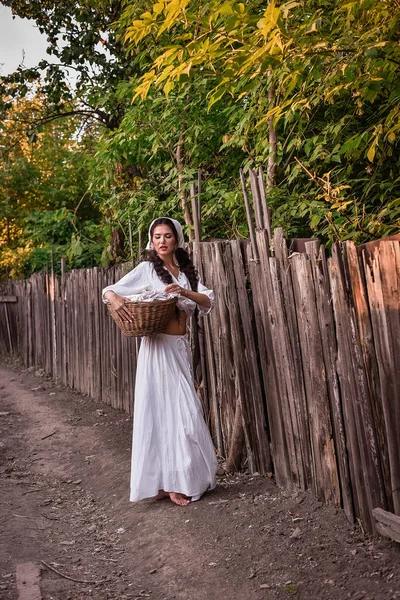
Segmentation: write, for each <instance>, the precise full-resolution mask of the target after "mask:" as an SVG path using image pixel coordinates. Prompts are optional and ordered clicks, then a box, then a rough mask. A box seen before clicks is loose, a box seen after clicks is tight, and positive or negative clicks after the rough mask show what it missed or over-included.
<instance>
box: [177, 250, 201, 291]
mask: <svg viewBox="0 0 400 600" xmlns="http://www.w3.org/2000/svg"><path fill="white" fill-rule="evenodd" d="M175 256H176V259H177V261H178V263H179V268H180V270H181V271H182V272H183V273H185V275H186V277H187V278H188V279H189V283H190V287H191V288H192V290H193V291H194V292H197V287H198V284H199V275H198V273H197V271H196V269H195V268H194V264H193V263H192V261H191V260H190V257H189V254H188V253H187V252H186V250H184V249H183V248H177V249H176V250H175Z"/></svg>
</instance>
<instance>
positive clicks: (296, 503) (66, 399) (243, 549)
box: [0, 360, 400, 600]
mask: <svg viewBox="0 0 400 600" xmlns="http://www.w3.org/2000/svg"><path fill="white" fill-rule="evenodd" d="M0 378H1V379H0V436H1V437H0V440H1V442H0V477H1V495H0V503H1V512H0V539H1V545H0V598H1V599H2V600H13V599H16V598H18V594H17V590H16V582H15V574H16V569H17V566H18V565H21V564H22V563H28V562H34V563H36V564H38V565H39V566H40V567H41V579H40V589H41V594H42V598H43V599H44V600H51V599H54V600H81V599H88V598H95V599H96V600H106V599H109V600H124V599H131V600H133V599H142V598H150V599H151V600H171V599H173V598H176V599H180V600H208V599H212V600H214V599H216V600H217V599H218V600H219V599H220V598H229V599H231V600H239V599H240V600H242V599H247V598H249V599H254V600H270V599H271V600H272V599H274V600H275V599H278V600H280V599H287V598H296V599H297V598H299V599H304V600H306V599H307V600H310V599H311V600H313V599H315V600H320V599H321V600H322V599H324V600H333V599H340V600H341V599H345V598H351V599H353V600H362V599H363V600H375V599H377V600H378V599H379V600H380V599H395V598H398V599H400V569H399V559H400V545H396V544H395V543H394V542H393V543H392V542H390V541H388V540H385V539H379V538H371V537H368V536H367V535H365V534H364V533H363V531H362V528H361V527H360V525H356V526H353V525H351V524H350V523H348V522H347V520H346V518H345V515H344V513H343V511H342V510H340V509H335V508H332V507H326V506H322V505H321V504H320V503H319V502H318V501H317V500H315V499H314V498H313V497H312V496H311V494H308V493H305V494H304V493H291V494H289V493H287V492H286V493H285V492H283V491H281V490H279V489H278V488H277V486H276V485H275V483H274V481H273V480H272V479H270V478H268V477H261V476H249V475H241V476H237V477H228V476H226V475H221V476H220V477H219V478H218V486H217V488H216V489H215V490H213V491H212V492H209V493H208V494H206V495H205V496H203V498H202V499H201V500H200V501H198V502H196V503H193V504H190V505H189V506H187V507H178V506H175V505H173V504H172V503H171V502H170V501H169V500H163V501H156V500H144V501H142V502H139V503H136V504H132V503H130V502H129V500H128V492H129V489H128V488H129V470H130V446H131V430H132V424H131V417H130V416H129V415H126V414H125V413H123V412H120V411H117V410H114V409H112V408H110V407H108V406H105V405H100V404H99V403H96V402H95V401H94V400H93V399H91V398H88V397H84V396H82V395H80V394H78V393H75V392H73V391H71V390H70V389H66V388H64V387H62V386H61V385H59V384H57V383H54V382H53V381H51V380H49V379H48V378H47V377H46V375H45V374H44V372H43V371H42V370H32V369H31V370H29V369H28V370H23V369H22V367H21V366H20V365H18V363H17V362H12V361H4V360H3V362H2V363H1V365H0ZM42 561H44V563H47V565H49V566H50V567H53V568H54V569H56V570H57V571H59V573H60V574H58V573H56V572H54V571H53V570H50V569H49V568H48V567H46V566H45V565H44V564H43V562H42ZM63 575H66V576H68V577H71V578H74V579H78V580H81V582H74V581H70V580H69V579H66V578H65V577H63ZM85 582H86V583H85Z"/></svg>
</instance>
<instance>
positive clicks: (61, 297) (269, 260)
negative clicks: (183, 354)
mask: <svg viewBox="0 0 400 600" xmlns="http://www.w3.org/2000/svg"><path fill="white" fill-rule="evenodd" d="M256 187H257V180H256V179H255V178H254V177H253V188H252V189H253V198H254V195H255V194H256ZM263 210H264V212H261V209H259V213H260V214H259V220H260V219H261V217H260V215H261V216H262V215H263V214H265V208H264V209H263ZM249 211H250V205H249ZM270 231H271V230H270V227H269V226H268V227H266V226H265V227H263V228H261V229H254V231H253V233H252V238H251V242H250V241H248V240H242V241H237V240H235V241H221V242H195V243H194V244H193V256H194V260H195V263H196V265H197V268H198V270H199V272H200V273H201V276H202V278H203V280H204V281H205V283H206V285H207V286H208V287H211V288H213V289H215V291H216V304H215V309H214V311H212V313H211V314H210V316H209V317H206V318H201V319H199V322H198V323H194V324H193V326H192V328H191V340H192V349H193V361H194V373H195V380H196V385H197V388H198V393H199V395H200V396H201V399H202V402H203V406H204V410H205V415H206V419H207V421H208V423H209V426H210V430H211V432H212V435H213V438H214V442H215V445H216V448H217V450H218V453H219V454H220V455H221V456H222V457H224V458H225V459H226V461H227V465H228V467H229V469H235V468H236V469H240V468H243V467H244V466H246V467H247V468H248V469H249V470H250V472H253V473H254V472H259V473H261V474H266V473H269V472H271V471H273V472H274V475H275V478H276V481H277V482H278V484H279V485H280V486H282V487H285V488H287V489H292V488H300V489H303V490H305V489H311V490H312V491H313V493H314V494H315V495H316V496H317V497H318V498H319V499H321V500H322V501H323V502H326V503H331V504H334V505H336V506H343V508H344V510H345V512H346V514H347V516H348V517H349V519H351V520H353V519H355V518H359V519H360V520H361V522H362V523H363V524H364V526H365V527H366V528H367V529H368V530H369V531H373V530H374V520H373V516H372V510H373V509H374V508H376V507H380V508H382V509H384V510H386V511H387V510H388V511H391V512H393V513H395V514H397V515H400V310H399V306H400V305H399V299H400V236H395V237H394V238H390V239H389V238H388V239H386V240H380V241H378V242H371V243H369V244H365V245H363V246H360V247H358V248H357V247H355V245H354V244H353V243H352V242H346V243H344V244H343V245H341V246H339V245H338V244H336V245H335V246H334V248H333V252H332V256H331V257H330V258H327V257H326V254H325V250H324V248H323V246H321V245H320V244H319V242H318V241H316V240H312V241H309V242H307V243H305V244H303V248H302V250H303V251H302V252H298V251H296V246H293V245H292V248H291V249H290V244H288V242H287V240H286V239H285V238H284V236H283V234H282V231H281V230H275V232H274V234H273V238H272V239H271V233H270ZM304 250H305V251H304ZM62 272H63V275H62V277H61V278H58V277H55V276H54V275H53V274H51V273H39V274H36V275H33V276H32V277H31V278H30V279H28V280H25V281H10V282H7V283H4V284H3V285H1V286H0V296H1V297H0V350H1V352H2V353H6V354H14V355H18V356H20V357H21V358H22V360H23V363H24V365H25V366H26V367H30V366H35V367H42V368H43V369H45V371H46V372H47V373H49V374H50V375H51V376H52V377H54V378H56V379H58V380H59V381H61V382H62V383H64V384H65V385H68V386H71V387H72V388H74V389H76V390H79V391H80V392H82V393H84V394H88V395H90V396H92V397H94V398H96V399H98V400H101V401H103V402H105V403H107V404H110V405H112V406H114V407H116V408H120V409H123V410H126V411H128V412H131V411H132V409H133V397H134V377H135V369H136V357H137V351H138V341H137V340H136V339H134V338H126V337H123V336H122V334H121V333H120V332H119V330H118V329H117V328H116V326H115V324H114V323H113V322H112V320H111V319H110V318H109V316H108V315H107V311H106V308H105V306H104V305H103V303H102V301H101V297H100V292H101V289H102V288H103V287H104V286H106V285H108V284H109V283H111V282H114V281H115V280H116V279H118V278H119V277H120V276H121V275H122V274H123V273H124V267H122V266H118V267H115V268H111V269H102V268H93V269H81V270H76V271H70V272H68V273H66V272H65V268H63V269H62ZM15 299H17V302H15Z"/></svg>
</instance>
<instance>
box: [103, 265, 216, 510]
mask: <svg viewBox="0 0 400 600" xmlns="http://www.w3.org/2000/svg"><path fill="white" fill-rule="evenodd" d="M172 278H173V280H174V281H175V282H176V283H178V284H179V285H180V286H181V287H184V288H187V289H191V287H190V283H189V280H188V278H187V277H186V275H185V274H184V273H180V275H179V277H178V279H176V278H175V277H174V276H173V275H172ZM165 287H166V285H165V283H163V282H162V281H161V279H160V278H159V277H158V276H157V274H156V272H155V270H154V267H153V265H152V263H150V262H147V261H145V262H142V263H140V264H139V265H138V266H137V267H136V268H135V269H133V271H131V272H130V273H128V274H127V275H125V276H124V277H122V279H120V281H118V282H117V283H116V284H114V285H110V286H108V287H106V288H104V290H103V295H104V293H105V292H106V291H108V290H112V291H113V292H115V293H116V294H119V295H120V296H131V295H134V294H139V293H141V292H143V291H145V290H164V289H165ZM198 292H199V293H201V294H206V295H207V296H208V297H209V298H210V300H211V305H212V304H213V301H214V293H213V291H212V290H209V289H207V288H206V287H205V286H204V285H203V284H202V283H201V282H199V285H198ZM178 307H179V308H180V309H181V310H184V311H185V312H186V314H188V315H189V316H191V315H192V314H193V312H194V310H195V307H196V304H195V303H194V302H193V301H191V300H189V299H188V298H183V297H181V298H179V300H178ZM198 308H199V312H200V314H203V315H204V314H207V313H208V312H210V310H211V308H203V307H201V306H199V307H198ZM216 470H217V460H216V455H215V450H214V446H213V443H212V440H211V436H210V433H209V431H208V428H207V425H206V423H205V421H204V417H203V413H202V408H201V403H200V400H199V398H198V396H197V394H196V391H195V388H194V385H193V377H192V369H191V359H190V350H189V345H188V340H187V336H186V335H168V334H164V333H159V334H155V335H151V336H146V337H143V338H142V342H141V345H140V350H139V356H138V363H137V371H136V385H135V405H134V420H133V441H132V466H131V494H130V500H131V501H132V502H136V501H137V500H142V499H143V498H151V497H153V496H156V495H157V493H158V491H159V490H164V491H166V492H178V493H181V494H185V495H186V496H189V497H191V499H192V500H198V499H199V498H200V496H201V495H202V494H203V493H204V492H205V491H206V490H207V489H209V488H210V489H212V488H214V487H215V474H216Z"/></svg>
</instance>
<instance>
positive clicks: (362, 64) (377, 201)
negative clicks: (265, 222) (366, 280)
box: [121, 0, 400, 241]
mask: <svg viewBox="0 0 400 600" xmlns="http://www.w3.org/2000/svg"><path fill="white" fill-rule="evenodd" d="M399 8H400V5H399V2H398V0H384V1H380V0H379V1H378V0H364V1H351V2H347V3H342V2H339V1H334V2H331V1H329V2H328V1H323V2H315V1H313V0H305V1H303V2H295V1H289V2H273V1H271V2H269V3H268V4H267V6H265V3H262V2H249V3H246V4H242V3H237V2H233V1H218V0H211V1H210V2H194V1H188V0H170V1H167V2H161V3H160V2H154V3H153V4H152V6H149V9H148V10H147V12H144V13H143V14H142V15H141V16H140V18H135V19H132V15H131V12H132V10H133V3H128V7H127V9H126V12H125V15H123V18H122V20H121V23H122V26H123V31H121V35H123V36H124V39H125V43H126V44H127V47H128V48H129V49H131V50H132V49H133V48H138V47H140V45H141V44H142V43H143V40H145V39H147V38H151V39H152V40H157V39H160V38H165V36H166V32H168V33H169V43H168V45H167V44H165V46H164V47H162V48H160V51H159V53H158V54H157V56H155V58H154V60H153V63H152V64H151V65H150V66H149V68H148V70H147V73H145V74H144V75H143V77H142V79H141V81H140V83H139V85H138V86H137V87H136V94H137V95H138V96H140V97H142V98H144V97H146V96H147V95H148V94H149V92H150V90H151V89H152V88H153V87H156V88H162V89H163V90H164V93H165V94H168V93H169V92H170V90H171V89H174V88H175V87H179V89H185V86H186V85H188V83H187V81H188V79H190V78H191V77H196V74H197V73H198V72H199V71H200V72H202V73H203V75H204V76H206V77H208V78H209V79H210V80H211V81H212V82H213V87H212V90H211V91H210V92H209V94H208V102H209V106H210V107H211V106H212V105H213V104H214V103H215V102H218V101H221V99H222V98H227V100H226V101H227V102H228V103H231V99H233V100H234V101H235V102H236V104H237V108H238V111H241V112H242V118H241V119H239V120H236V122H235V123H233V124H231V141H230V143H231V144H232V145H238V146H240V147H241V148H244V149H247V152H248V160H247V163H250V164H254V163H256V164H257V163H258V164H259V163H261V164H262V163H264V164H265V163H266V161H267V160H268V155H269V153H270V145H269V136H268V127H269V126H270V123H271V119H273V124H274V126H275V127H276V130H277V136H278V154H277V157H276V162H277V177H276V181H275V183H276V185H275V187H274V189H272V190H271V191H270V194H271V203H272V205H273V206H274V208H275V220H276V223H279V224H284V225H286V227H287V228H288V229H289V232H290V233H292V234H297V235H298V234H299V233H300V232H304V233H306V232H307V229H308V230H310V229H311V230H313V231H314V232H315V233H317V234H319V235H322V236H323V237H325V238H328V239H347V238H352V239H355V240H356V241H362V240H365V239H370V238H371V237H377V236H381V235H386V234H390V233H393V232H394V231H397V230H398V227H399V219H400V201H399V183H400V180H399V175H398V173H399V141H398V140H399V131H400V108H399V104H400V103H399V97H400V82H399V76H398V73H399V65H400V45H399V31H400V11H399ZM271 91H272V92H273V93H272V94H271V93H270V95H268V92H271ZM235 117H237V113H235ZM296 159H297V160H296Z"/></svg>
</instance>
